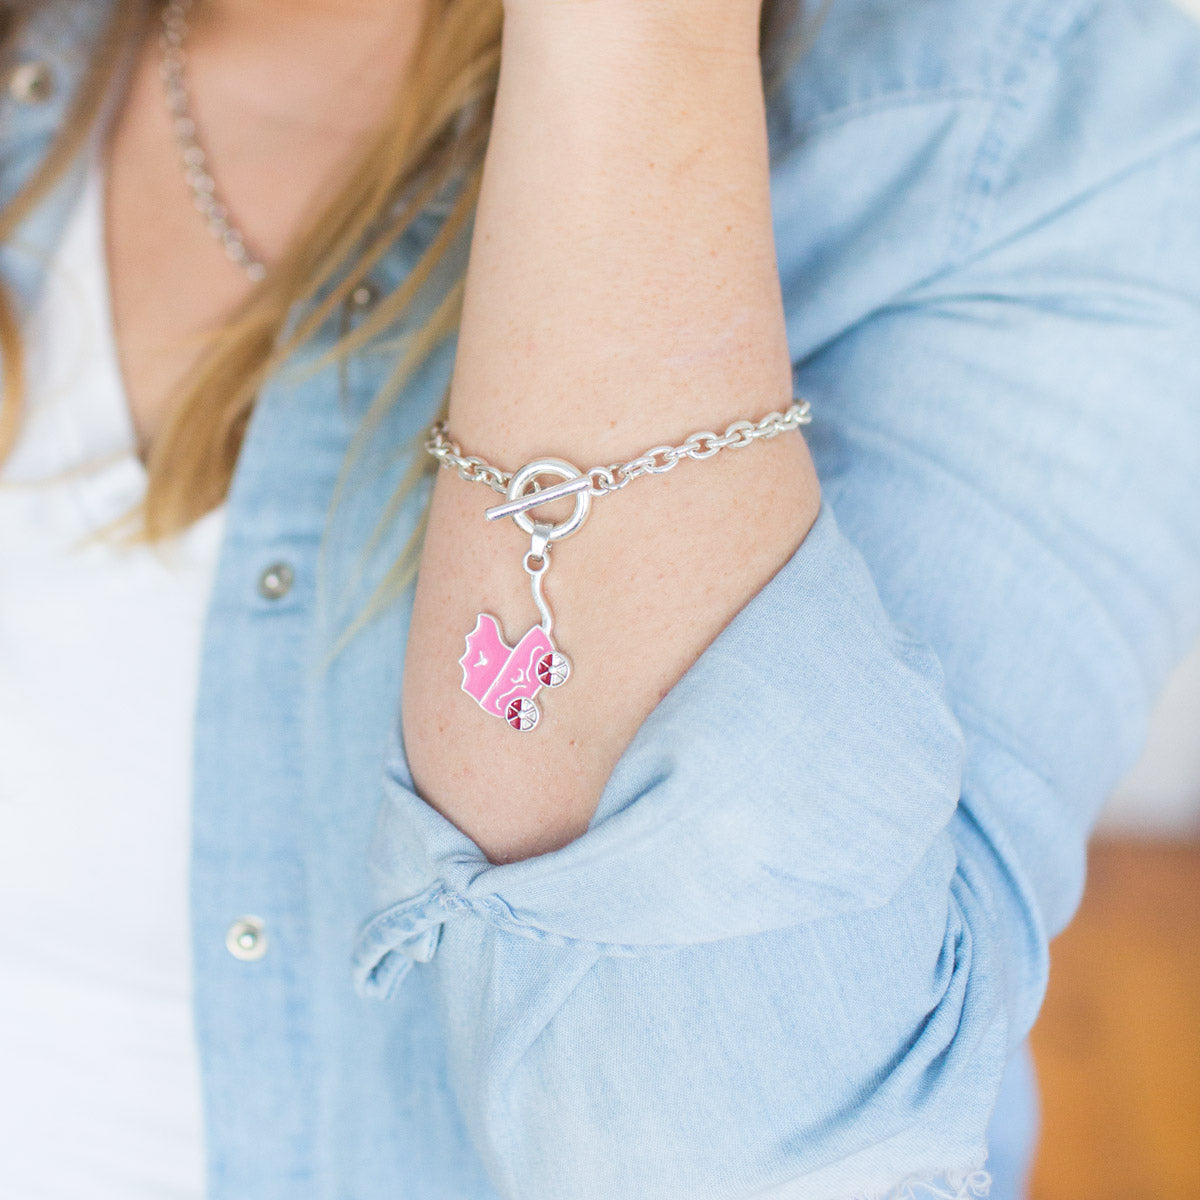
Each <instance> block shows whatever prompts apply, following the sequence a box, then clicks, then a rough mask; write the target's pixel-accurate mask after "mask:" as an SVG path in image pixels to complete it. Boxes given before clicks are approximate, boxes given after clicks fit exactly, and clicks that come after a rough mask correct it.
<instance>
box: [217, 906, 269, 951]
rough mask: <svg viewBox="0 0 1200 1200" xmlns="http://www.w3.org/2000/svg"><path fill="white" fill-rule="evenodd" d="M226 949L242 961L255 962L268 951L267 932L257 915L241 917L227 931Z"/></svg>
mask: <svg viewBox="0 0 1200 1200" xmlns="http://www.w3.org/2000/svg"><path fill="white" fill-rule="evenodd" d="M225 949H226V950H228V951H229V953H230V954H232V955H233V957H234V958H240V959H241V960H242V962H254V961H256V960H257V959H260V958H262V956H263V955H264V954H266V952H267V934H266V931H265V930H264V929H263V923H262V921H260V920H259V919H258V918H257V917H239V918H238V919H237V920H236V921H234V923H233V924H232V925H230V927H229V929H228V930H227V931H226V933H225Z"/></svg>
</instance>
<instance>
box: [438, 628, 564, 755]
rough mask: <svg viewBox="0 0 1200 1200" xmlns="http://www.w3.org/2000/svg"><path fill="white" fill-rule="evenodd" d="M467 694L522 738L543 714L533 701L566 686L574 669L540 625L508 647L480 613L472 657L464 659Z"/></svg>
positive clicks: (470, 637)
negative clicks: (544, 691)
mask: <svg viewBox="0 0 1200 1200" xmlns="http://www.w3.org/2000/svg"><path fill="white" fill-rule="evenodd" d="M458 661H459V665H460V666H461V667H462V669H463V683H462V689H463V691H464V692H466V693H467V695H469V696H474V697H475V699H476V700H478V701H479V706H480V708H482V709H483V711H484V712H488V713H491V714H492V715H493V716H494V717H503V718H504V719H505V720H506V721H507V722H508V723H509V725H511V726H512V727H513V728H514V729H517V730H520V731H521V732H522V733H524V732H526V731H527V730H530V729H532V728H533V727H534V726H535V725H536V724H537V723H538V718H539V717H540V716H541V712H540V710H539V709H538V706H537V704H536V703H534V697H535V696H536V695H537V694H538V692H539V691H540V690H541V689H542V688H543V687H558V686H559V685H560V684H563V683H566V682H567V676H568V675H570V673H571V664H570V663H569V662H568V661H567V658H566V655H564V654H560V653H559V652H558V651H557V650H556V649H555V648H554V643H553V642H552V641H551V640H550V638H549V635H548V634H547V633H546V631H545V630H544V629H543V628H542V627H541V626H540V625H535V626H534V627H533V628H532V629H530V630H529V632H528V633H526V634H525V636H524V637H523V638H522V639H521V640H520V641H519V642H518V643H517V644H516V646H515V647H512V646H507V645H505V642H504V638H503V636H502V635H501V633H500V626H499V623H498V622H497V621H496V618H495V617H493V616H492V615H491V613H480V614H479V617H478V619H477V620H476V622H475V628H474V629H472V630H471V632H470V633H469V634H467V652H466V653H465V654H464V655H463V656H462V658H460V659H459V660H458Z"/></svg>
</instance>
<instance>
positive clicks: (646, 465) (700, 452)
mask: <svg viewBox="0 0 1200 1200" xmlns="http://www.w3.org/2000/svg"><path fill="white" fill-rule="evenodd" d="M811 420H812V409H811V407H810V405H809V403H808V401H807V400H799V399H797V400H796V401H794V402H793V403H792V405H791V406H790V407H789V408H788V409H787V410H786V411H785V412H770V413H767V415H766V416H765V417H763V418H762V419H761V420H759V421H734V422H733V424H732V425H730V426H728V427H727V428H726V430H725V432H724V433H722V434H716V433H713V432H712V431H711V430H709V429H702V430H700V432H698V433H693V434H692V435H691V437H689V438H687V439H686V440H685V441H683V442H681V443H680V444H679V445H678V446H655V447H653V448H652V449H650V450H647V451H646V452H645V453H644V454H639V455H638V456H637V458H631V459H630V460H629V461H628V462H623V463H614V464H613V465H612V466H608V467H592V468H591V469H590V470H588V471H584V472H583V474H585V475H586V476H587V477H588V479H589V480H590V481H591V487H590V488H589V489H588V491H589V492H590V493H591V494H592V495H593V496H605V495H607V494H608V493H609V492H615V491H618V490H619V489H620V488H623V487H624V486H625V485H626V484H627V483H630V482H631V481H632V480H634V479H637V478H638V476H640V475H664V474H666V472H667V471H670V470H672V469H673V468H675V467H677V466H678V465H679V464H680V463H681V462H682V461H683V460H684V459H685V458H692V459H695V460H697V461H700V460H702V459H705V458H712V456H713V455H714V454H717V453H719V452H720V451H722V450H727V449H733V450H740V449H744V448H745V447H746V446H750V445H752V444H753V443H754V442H756V441H758V440H760V439H766V438H773V437H775V436H776V435H777V434H780V433H786V432H787V431H788V430H790V429H798V428H799V427H800V426H801V425H807V424H809V422H810V421H811ZM425 449H426V450H427V451H428V452H429V453H430V454H431V455H432V456H433V457H434V458H435V459H437V461H438V462H439V463H440V464H441V465H442V466H443V467H450V468H452V469H453V470H455V471H457V472H458V474H459V476H460V478H462V479H465V480H466V481H467V482H468V483H486V484H487V485H488V487H490V488H491V489H492V491H494V492H499V493H500V495H502V496H503V495H506V494H507V493H508V485H509V481H510V480H511V479H512V477H513V472H512V471H502V470H500V468H499V467H494V466H492V464H491V463H489V462H486V461H485V460H484V459H482V458H479V457H477V456H476V455H474V454H464V453H463V452H462V449H461V448H460V447H459V445H458V443H457V442H455V441H453V440H452V439H451V437H450V435H449V433H448V432H447V429H446V422H445V421H438V422H437V423H436V424H434V425H433V426H431V427H430V430H429V437H428V439H427V440H426V442H425Z"/></svg>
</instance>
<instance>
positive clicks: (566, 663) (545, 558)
mask: <svg viewBox="0 0 1200 1200" xmlns="http://www.w3.org/2000/svg"><path fill="white" fill-rule="evenodd" d="M541 475H551V476H557V477H559V478H560V479H562V480H563V482H562V483H559V484H555V485H554V486H553V487H549V488H544V489H543V488H539V487H538V486H537V483H536V481H537V478H538V477H539V476H541ZM531 485H532V490H529V489H530V486H531ZM590 489H591V480H590V479H589V478H588V477H587V476H586V475H583V474H582V473H581V472H579V471H578V470H576V468H575V467H573V466H572V465H571V464H570V463H568V462H564V461H563V460H562V459H558V458H542V459H538V460H537V461H536V462H531V463H529V464H528V465H526V466H524V467H522V468H521V469H520V470H519V471H517V472H515V473H514V474H513V477H512V479H511V481H510V482H509V485H508V494H507V499H506V501H505V503H504V504H498V505H496V506H495V507H494V508H489V509H488V510H487V518H488V520H489V521H496V520H499V519H500V518H501V517H512V518H513V520H514V521H515V522H516V524H517V526H518V527H519V528H520V529H522V530H523V531H524V532H525V533H527V534H529V536H530V547H529V550H528V552H527V553H526V555H525V557H524V559H523V560H522V565H523V566H524V568H525V572H526V574H527V575H528V576H529V583H530V589H531V591H532V593H533V602H534V604H535V605H536V606H537V610H538V613H539V615H540V616H541V618H542V619H541V622H540V624H537V625H534V626H533V627H532V628H531V629H529V630H528V631H527V632H526V633H525V635H524V636H523V637H522V638H521V640H520V641H519V642H518V643H517V644H516V646H509V645H508V644H507V643H506V642H505V640H504V636H503V634H502V632H501V629H500V623H499V622H498V621H497V620H496V618H495V617H494V616H492V615H491V613H480V614H479V616H478V617H477V618H476V620H475V628H474V629H472V630H471V632H470V633H469V634H467V649H466V653H464V654H463V656H462V658H460V659H459V660H458V661H459V665H460V666H461V667H462V669H463V682H462V690H463V691H464V692H466V693H467V695H469V696H471V697H473V698H474V699H475V700H476V701H477V702H478V704H479V706H480V707H481V708H482V709H483V710H484V712H487V713H491V714H492V716H495V717H500V718H502V719H503V720H504V721H506V722H507V723H508V724H509V725H510V726H511V727H512V728H513V729H516V730H518V731H520V732H522V733H524V732H527V731H528V730H530V729H532V728H533V727H534V726H535V725H536V724H537V723H538V720H539V719H540V717H541V710H540V709H539V708H538V706H537V703H536V701H535V697H536V696H537V694H538V692H539V691H540V690H541V689H542V688H543V687H551V688H553V687H559V686H561V685H562V684H564V683H566V681H567V678H568V677H569V676H570V674H571V662H570V660H569V659H568V658H567V656H566V655H565V654H563V653H562V652H561V651H560V650H559V649H558V647H557V646H556V645H555V644H554V641H553V638H552V634H553V630H554V614H553V613H552V612H551V611H550V605H549V603H548V602H547V600H546V597H545V594H544V592H543V590H542V580H543V578H544V577H545V575H546V572H547V571H549V570H550V550H551V547H552V546H553V544H554V542H556V541H559V540H561V539H562V538H565V537H569V536H570V535H571V534H572V533H574V532H575V531H576V530H577V529H578V528H579V527H580V526H581V525H582V524H583V522H584V521H585V520H586V519H587V515H588V512H589V511H590V509H591V504H592V496H591V490H590ZM564 496H573V497H574V499H575V509H574V511H573V512H572V513H571V515H570V516H569V517H568V518H567V519H566V520H565V521H560V522H558V523H556V524H545V523H542V522H537V521H534V520H533V518H532V516H531V515H530V513H531V510H532V509H535V508H540V507H541V506H542V505H544V504H548V503H550V502H551V501H552V500H557V499H560V498H561V497H564Z"/></svg>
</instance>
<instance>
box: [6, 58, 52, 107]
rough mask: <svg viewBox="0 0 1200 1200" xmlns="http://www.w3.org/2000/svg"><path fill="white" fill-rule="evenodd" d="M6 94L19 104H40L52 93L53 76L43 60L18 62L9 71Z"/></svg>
mask: <svg viewBox="0 0 1200 1200" xmlns="http://www.w3.org/2000/svg"><path fill="white" fill-rule="evenodd" d="M8 94H9V95H10V96H12V98H13V99H14V100H17V101H19V102H20V103H21V104H41V103H43V102H44V101H46V100H49V99H50V97H51V96H53V95H54V76H53V75H52V74H51V72H50V68H49V67H48V66H47V65H46V64H45V63H44V62H26V63H20V64H18V65H17V66H15V67H14V68H13V69H12V71H11V72H10V73H9V76H8Z"/></svg>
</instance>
